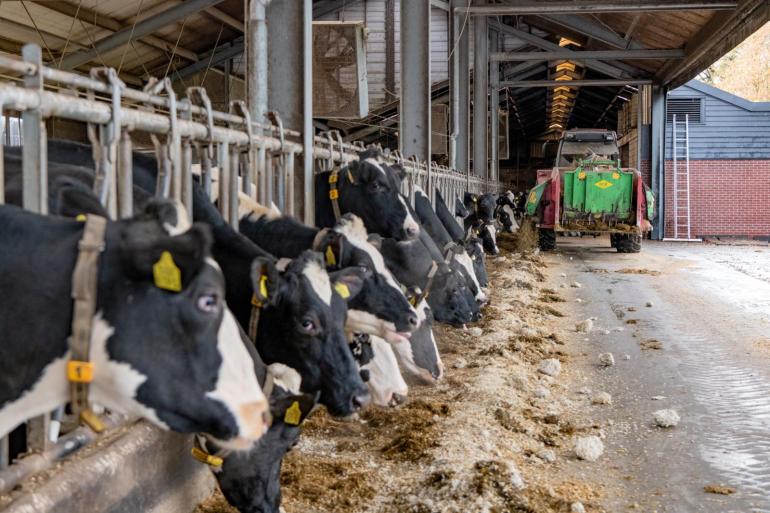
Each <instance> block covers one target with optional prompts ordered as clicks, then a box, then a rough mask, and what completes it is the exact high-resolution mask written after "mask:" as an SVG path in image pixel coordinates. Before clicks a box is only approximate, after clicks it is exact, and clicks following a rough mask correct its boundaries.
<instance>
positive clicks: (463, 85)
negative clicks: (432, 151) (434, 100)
mask: <svg viewBox="0 0 770 513" xmlns="http://www.w3.org/2000/svg"><path fill="white" fill-rule="evenodd" d="M463 2H465V3H464V4H463ZM467 5H468V4H467V1H465V0H452V2H451V8H452V10H451V12H452V13H454V8H455V7H460V6H463V7H465V6H467ZM471 23H472V22H471V19H470V17H468V18H467V20H466V17H465V16H462V15H460V16H458V15H455V14H450V16H449V24H450V33H451V35H452V37H451V38H449V41H450V42H451V44H450V46H449V51H450V52H453V53H452V55H451V59H450V61H449V77H450V78H449V88H450V90H451V98H452V101H451V105H450V106H451V109H452V111H451V112H452V125H451V129H450V134H451V135H452V136H453V140H451V139H450V144H453V149H452V147H450V159H451V161H450V165H451V167H453V168H455V169H458V170H460V171H467V170H468V169H469V167H470V151H469V147H470V108H471V102H470V76H469V71H470V70H469V60H470V44H469V42H470V32H471Z"/></svg>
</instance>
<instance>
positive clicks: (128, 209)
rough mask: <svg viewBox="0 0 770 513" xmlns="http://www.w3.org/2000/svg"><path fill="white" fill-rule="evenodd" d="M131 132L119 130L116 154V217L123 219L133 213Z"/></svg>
mask: <svg viewBox="0 0 770 513" xmlns="http://www.w3.org/2000/svg"><path fill="white" fill-rule="evenodd" d="M132 146H133V145H132V143H131V134H130V133H129V131H128V130H125V129H124V130H121V132H120V145H119V155H118V163H117V164H118V217H119V218H121V219H125V218H127V217H131V216H133V215H134V194H133V189H134V172H133V166H134V164H133V161H134V153H133V147H132Z"/></svg>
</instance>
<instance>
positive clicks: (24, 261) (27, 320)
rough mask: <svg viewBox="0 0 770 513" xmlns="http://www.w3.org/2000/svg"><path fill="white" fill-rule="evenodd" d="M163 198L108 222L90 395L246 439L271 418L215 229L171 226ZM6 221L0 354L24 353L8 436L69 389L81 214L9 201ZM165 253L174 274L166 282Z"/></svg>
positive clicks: (229, 438) (233, 441)
mask: <svg viewBox="0 0 770 513" xmlns="http://www.w3.org/2000/svg"><path fill="white" fill-rule="evenodd" d="M155 207H157V208H155V209H154V210H153V209H152V208H151V209H150V210H148V212H145V214H144V215H143V217H144V218H146V219H147V220H145V221H138V220H126V221H119V222H108V224H107V229H106V233H105V239H104V240H105V245H104V250H103V251H102V252H101V255H100V263H99V269H98V287H97V288H98V292H97V302H96V310H95V311H96V315H95V317H94V318H93V322H92V327H91V330H92V331H91V344H90V360H91V362H92V363H93V381H92V382H91V385H90V399H91V400H92V401H94V402H96V403H98V404H101V405H104V406H106V407H108V408H110V409H113V410H116V411H122V412H126V413H128V414H132V415H140V416H142V417H144V418H146V419H148V420H150V421H151V422H153V423H155V424H157V425H159V426H161V427H163V428H166V429H171V430H174V431H180V432H185V433H189V432H205V433H208V434H209V435H210V436H211V437H213V438H215V439H217V440H218V441H220V443H222V444H223V445H225V446H228V447H230V448H235V449H243V448H246V447H249V446H250V445H251V444H252V442H253V441H255V440H257V439H258V438H259V437H260V436H262V434H263V433H264V431H265V429H266V428H267V425H268V408H267V401H266V399H265V396H264V394H263V393H262V391H261V389H260V387H259V384H258V383H257V377H256V375H255V372H254V368H253V365H252V360H251V358H250V356H249V353H248V352H247V350H246V348H245V347H244V344H243V341H242V340H241V337H240V335H239V332H238V326H237V324H236V322H235V319H234V318H233V315H232V314H231V313H230V311H229V310H228V308H227V305H226V304H225V302H224V294H225V291H224V278H223V276H222V272H221V270H220V269H219V266H218V265H217V264H216V263H215V262H214V261H213V260H212V259H211V258H210V257H209V250H210V245H211V241H210V235H209V231H208V229H207V228H206V227H205V226H202V225H197V224H196V225H193V226H192V227H191V228H190V229H189V230H187V231H185V232H184V233H180V234H177V235H171V234H170V233H169V231H175V230H170V229H169V228H170V224H169V223H172V222H174V220H173V219H168V218H163V217H162V213H163V212H169V211H170V210H169V209H168V208H167V207H166V206H164V205H162V204H160V205H155ZM171 210H175V209H173V208H172V209H171ZM153 217H155V218H153ZM0 225H2V226H3V227H4V228H5V229H4V230H2V231H0V246H2V247H3V248H5V249H4V251H3V252H2V256H0V265H1V266H2V269H3V271H4V272H3V278H0V282H2V289H3V295H2V298H0V312H2V314H1V315H0V331H2V333H3V337H4V340H6V341H7V343H5V344H2V345H1V346H0V358H2V360H3V361H6V362H13V361H15V362H24V365H23V366H13V365H12V366H10V367H9V368H8V369H7V370H6V372H5V373H4V374H3V382H4V383H5V384H6V385H7V386H3V387H0V408H2V409H1V410H0V435H3V434H5V433H7V432H8V431H9V430H10V429H12V428H13V427H14V426H15V425H17V424H18V423H19V422H21V421H23V420H24V419H26V418H29V417H32V416H34V415H39V414H42V413H45V412H49V411H51V410H53V409H54V408H56V407H57V406H58V405H62V404H64V403H65V402H67V400H68V399H69V383H68V382H67V361H68V360H69V355H70V351H69V346H68V343H67V338H68V337H69V335H70V332H71V320H72V309H73V305H72V299H71V293H72V280H71V276H72V271H73V268H74V266H75V259H76V257H77V251H78V250H77V247H78V242H79V240H80V238H81V236H82V232H83V226H84V224H83V223H82V222H78V221H76V220H71V219H65V218H55V217H43V216H38V215H35V214H31V213H28V212H24V211H21V210H19V209H17V208H15V207H10V206H3V207H0ZM176 225H177V227H178V225H179V223H176ZM161 263H162V264H163V265H164V266H165V268H166V270H168V269H171V270H172V271H173V272H172V273H171V274H173V275H174V279H173V280H171V281H167V282H160V281H159V280H158V278H157V272H158V271H157V270H158V266H159V265H161ZM30 277H34V279H30ZM24 298H27V299H24ZM42 312H44V313H45V314H44V315H45V322H41V315H43V313H42Z"/></svg>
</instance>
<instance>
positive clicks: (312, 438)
mask: <svg viewBox="0 0 770 513" xmlns="http://www.w3.org/2000/svg"><path fill="white" fill-rule="evenodd" d="M536 253H537V252H534V253H533V252H528V253H524V254H521V253H512V252H509V251H505V250H504V251H503V256H501V257H497V258H490V259H488V270H489V276H490V284H491V286H490V293H491V294H490V295H491V301H490V304H489V305H488V306H487V307H486V308H485V310H484V319H483V321H482V322H481V323H479V324H478V326H479V327H480V328H481V330H482V335H481V336H480V337H473V336H472V335H471V334H470V332H469V330H463V329H455V328H450V327H446V326H439V327H437V328H436V338H437V341H438V345H439V350H440V352H441V355H442V358H443V361H444V364H445V367H446V373H445V376H444V378H443V380H442V381H441V382H440V383H439V384H438V385H435V386H420V385H416V386H410V391H409V397H408V400H407V402H406V403H405V404H403V405H401V406H399V407H396V408H391V409H377V408H370V409H369V410H368V411H366V412H364V413H362V414H361V415H360V418H358V419H355V420H345V421H342V420H335V419H332V418H331V417H329V416H328V415H327V414H326V413H325V411H324V410H323V409H319V410H318V411H316V412H315V413H314V414H313V415H312V416H311V417H310V418H309V419H308V420H307V421H306V422H305V425H304V427H303V434H302V438H301V440H300V442H299V444H298V445H297V447H295V448H294V449H293V450H292V451H291V452H290V453H289V455H288V456H287V457H286V459H285V460H284V466H283V473H282V485H283V494H284V500H283V508H284V509H285V511H286V512H287V513H308V512H372V513H374V512H382V513H433V512H435V513H469V512H490V513H498V512H499V513H504V512H568V511H570V508H571V505H572V504H573V503H575V502H582V503H583V504H584V505H585V507H586V509H587V510H588V511H600V510H601V509H600V508H599V506H598V504H599V499H600V498H601V496H602V489H601V488H597V487H595V486H593V485H591V484H589V483H588V482H587V480H586V479H583V476H584V472H583V471H584V470H588V472H587V473H588V474H590V473H591V472H595V471H598V470H599V469H600V466H601V460H600V461H599V462H597V463H586V462H583V461H579V460H577V458H576V456H575V453H574V445H575V441H576V440H577V439H578V438H580V437H585V436H593V435H597V434H600V432H599V429H598V427H599V426H597V425H594V424H593V423H592V422H590V421H586V420H585V419H584V415H582V414H581V411H582V410H581V408H582V406H581V404H582V403H580V401H576V400H575V399H574V397H575V396H574V393H573V394H572V399H570V398H569V396H570V394H569V392H568V390H567V386H566V383H567V380H568V379H569V367H570V364H569V357H568V355H567V352H566V345H565V344H566V343H567V340H568V337H569V336H570V335H569V333H565V332H562V331H560V330H559V329H558V328H556V327H555V326H557V324H558V318H559V317H560V315H561V311H560V307H564V306H565V304H564V303H562V299H561V297H560V296H559V294H558V292H557V291H556V290H552V289H549V288H548V287H547V286H546V285H545V281H546V279H547V276H548V272H549V271H548V268H547V266H546V264H545V263H544V262H543V260H542V259H541V257H539V256H537V254H536ZM573 335H574V334H573ZM549 359H555V360H557V361H558V365H554V362H550V365H546V366H545V367H547V368H548V369H554V368H556V369H557V370H556V371H553V370H551V371H549V373H550V374H551V375H548V374H546V373H544V372H543V371H542V370H543V369H542V368H541V364H542V362H543V361H544V360H549ZM539 369H540V370H539ZM585 465H599V467H595V468H593V467H592V468H593V470H591V469H586V467H585ZM221 511H234V510H229V509H228V508H227V506H226V504H225V503H224V500H223V499H222V498H221V495H219V496H215V497H213V498H212V499H210V500H208V501H207V502H206V503H205V507H203V506H202V507H201V508H199V510H198V513H215V512H221Z"/></svg>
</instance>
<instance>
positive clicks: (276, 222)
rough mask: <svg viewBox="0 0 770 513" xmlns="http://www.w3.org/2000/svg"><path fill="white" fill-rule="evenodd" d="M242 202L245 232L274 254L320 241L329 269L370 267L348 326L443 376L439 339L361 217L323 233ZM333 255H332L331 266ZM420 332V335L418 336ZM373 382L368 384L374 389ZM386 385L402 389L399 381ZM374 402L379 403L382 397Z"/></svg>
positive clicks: (420, 369) (408, 362) (414, 367)
mask: <svg viewBox="0 0 770 513" xmlns="http://www.w3.org/2000/svg"><path fill="white" fill-rule="evenodd" d="M241 205H242V206H243V208H244V211H243V212H242V213H241V214H242V217H241V222H240V228H241V232H242V233H243V234H244V235H246V236H247V237H249V238H250V239H251V240H253V241H254V242H256V243H257V244H258V245H260V246H261V247H264V248H266V249H268V250H269V251H271V253H273V254H275V255H277V256H279V257H286V258H290V257H292V256H294V255H296V253H297V252H298V251H301V250H302V249H304V248H306V247H311V246H313V245H316V248H317V249H318V250H319V251H321V253H322V254H325V255H326V258H327V270H333V269H338V268H345V267H358V268H362V269H365V270H368V271H371V275H370V276H369V277H368V278H367V279H365V280H364V285H363V289H362V290H361V292H359V294H358V295H357V296H356V298H355V299H354V300H352V301H350V302H349V303H348V319H347V323H346V329H347V330H348V331H349V332H355V333H365V334H368V335H372V336H375V337H378V338H383V339H385V340H386V341H388V342H390V343H391V344H393V345H394V350H396V353H397V355H398V356H399V361H400V362H401V363H402V365H403V366H404V368H405V369H406V370H407V371H408V372H410V373H411V374H414V375H416V376H417V377H419V378H421V379H422V380H423V381H425V380H432V379H435V378H433V376H436V377H440V376H441V374H442V371H441V370H440V369H439V367H438V365H439V362H440V359H439V358H438V357H437V354H438V350H437V349H436V345H435V339H434V338H433V337H432V332H431V330H430V329H429V328H427V331H426V328H425V327H424V326H423V324H422V322H423V320H424V319H425V314H424V312H423V313H422V315H421V314H420V313H419V312H415V309H414V308H413V307H412V306H411V305H410V304H409V302H408V301H407V299H406V296H405V295H404V292H403V291H402V287H401V285H400V284H399V283H398V282H397V281H396V280H395V278H394V277H393V274H392V273H391V272H390V270H389V269H388V268H387V266H386V265H385V261H384V259H383V257H382V255H381V254H380V252H379V251H378V250H377V248H375V247H374V246H373V245H372V244H370V243H369V242H368V240H367V237H368V234H367V232H366V228H365V227H364V225H363V222H362V221H361V220H360V218H358V216H355V215H353V214H345V215H343V216H342V217H341V218H340V220H339V221H338V222H337V223H336V224H335V225H334V227H333V228H332V229H330V230H327V231H326V232H325V233H320V230H319V229H317V228H311V227H308V226H305V225H303V224H301V223H299V222H297V221H296V220H294V219H292V218H289V217H281V216H280V215H278V214H276V213H275V212H273V211H272V210H270V209H267V208H265V207H263V206H260V205H258V204H256V203H254V202H253V201H251V200H249V199H247V198H246V199H242V202H241ZM329 251H331V257H330V256H329V255H328V253H329ZM329 258H332V259H333V263H332V264H331V265H330V262H329V261H328V259H329ZM410 332H411V333H410ZM415 333H420V335H419V336H414V335H415ZM377 355H382V356H383V358H388V357H389V356H388V355H387V352H386V350H385V349H383V350H381V351H378V353H377ZM414 355H419V356H418V359H419V360H420V361H419V362H417V361H415V356H414ZM427 355H436V356H433V357H427ZM370 367H376V368H377V369H378V370H384V369H386V368H388V366H387V362H386V361H378V362H374V363H373V364H372V365H371V366H370ZM398 379H400V375H399V376H397V375H395V373H394V374H393V375H392V376H390V377H388V376H386V375H382V376H378V377H375V382H377V383H391V382H392V383H398ZM372 386H373V385H372V383H369V388H370V391H371V389H372ZM387 388H388V389H390V390H391V391H392V392H393V393H396V394H397V393H398V391H397V386H396V385H395V384H394V385H392V386H390V385H389V386H388V387H387ZM387 393H388V391H387V390H386V391H378V394H379V396H380V397H382V396H384V395H387ZM374 400H375V404H376V403H377V402H378V400H377V397H375V398H374Z"/></svg>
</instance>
